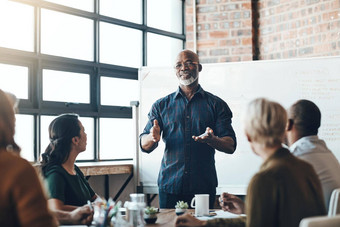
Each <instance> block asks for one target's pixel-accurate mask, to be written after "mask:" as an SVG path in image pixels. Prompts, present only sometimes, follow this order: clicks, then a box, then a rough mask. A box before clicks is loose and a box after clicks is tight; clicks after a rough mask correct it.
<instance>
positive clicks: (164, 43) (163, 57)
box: [147, 33, 183, 66]
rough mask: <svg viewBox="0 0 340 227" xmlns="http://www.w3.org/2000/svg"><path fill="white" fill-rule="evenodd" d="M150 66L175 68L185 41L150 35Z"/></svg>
mask: <svg viewBox="0 0 340 227" xmlns="http://www.w3.org/2000/svg"><path fill="white" fill-rule="evenodd" d="M147 35H148V62H147V64H148V66H173V65H174V64H175V61H176V57H177V55H178V53H179V52H180V51H181V50H182V49H183V41H182V40H179V39H174V38H169V37H166V36H162V35H156V34H153V33H148V34H147Z"/></svg>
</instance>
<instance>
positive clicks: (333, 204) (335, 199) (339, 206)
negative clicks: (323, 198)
mask: <svg viewBox="0 0 340 227" xmlns="http://www.w3.org/2000/svg"><path fill="white" fill-rule="evenodd" d="M337 214H340V188H337V189H334V190H333V192H332V195H331V198H330V200H329V209H328V216H334V215H337Z"/></svg>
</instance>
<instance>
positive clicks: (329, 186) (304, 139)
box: [286, 100, 340, 210]
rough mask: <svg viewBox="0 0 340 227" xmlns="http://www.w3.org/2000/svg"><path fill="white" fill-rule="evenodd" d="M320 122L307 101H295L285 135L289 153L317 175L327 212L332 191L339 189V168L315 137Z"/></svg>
mask: <svg viewBox="0 0 340 227" xmlns="http://www.w3.org/2000/svg"><path fill="white" fill-rule="evenodd" d="M320 122H321V112H320V110H319V108H318V107H317V106H316V105H315V104H314V103H313V102H311V101H309V100H298V101H297V102H296V103H294V104H293V105H292V106H291V107H290V108H289V110H288V125H287V129H286V130H287V132H286V133H287V142H288V145H289V149H290V151H291V152H292V153H293V154H294V155H295V156H297V157H299V158H301V159H303V160H305V161H306V162H308V163H310V164H311V165H312V166H313V167H314V169H315V172H316V173H317V175H318V176H319V179H320V181H321V186H322V190H323V196H324V200H325V205H326V208H327V210H328V208H329V200H330V197H331V194H332V191H333V190H334V189H336V188H340V165H339V161H338V160H337V158H336V157H335V156H334V155H333V153H332V152H331V151H330V150H329V149H328V148H327V146H326V143H325V141H323V140H321V139H319V137H318V129H319V127H320Z"/></svg>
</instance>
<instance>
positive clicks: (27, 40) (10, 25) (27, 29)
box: [0, 0, 34, 51]
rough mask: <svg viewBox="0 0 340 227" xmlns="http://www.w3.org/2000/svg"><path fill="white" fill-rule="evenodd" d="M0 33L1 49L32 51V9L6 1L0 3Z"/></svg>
mask: <svg viewBox="0 0 340 227" xmlns="http://www.w3.org/2000/svg"><path fill="white" fill-rule="evenodd" d="M19 15H20V16H19ZM0 31H2V32H1V35H0V46H1V47H7V48H13V49H18V50H25V51H33V50H34V8H33V7H32V6H29V5H24V4H20V3H16V2H11V1H7V0H6V1H0ZM4 31H6V32H4Z"/></svg>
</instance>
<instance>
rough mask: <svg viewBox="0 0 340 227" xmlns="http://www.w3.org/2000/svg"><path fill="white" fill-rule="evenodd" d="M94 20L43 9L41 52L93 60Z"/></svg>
mask: <svg viewBox="0 0 340 227" xmlns="http://www.w3.org/2000/svg"><path fill="white" fill-rule="evenodd" d="M93 34H94V33H93V21H92V20H89V19H85V18H82V17H77V16H73V15H69V14H66V13H59V12H55V11H52V10H45V9H42V11H41V52H42V53H43V54H50V55H57V56H63V57H68V58H77V59H82V60H88V61H93V56H94V54H93V51H94V50H93Z"/></svg>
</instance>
